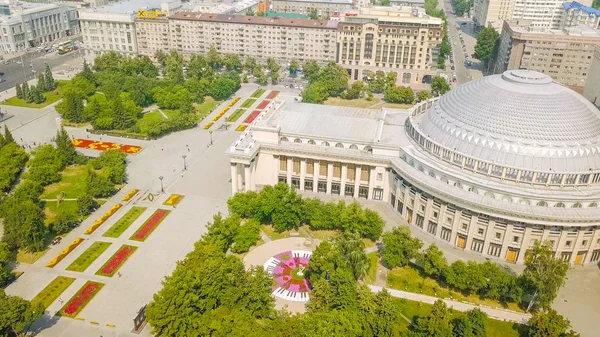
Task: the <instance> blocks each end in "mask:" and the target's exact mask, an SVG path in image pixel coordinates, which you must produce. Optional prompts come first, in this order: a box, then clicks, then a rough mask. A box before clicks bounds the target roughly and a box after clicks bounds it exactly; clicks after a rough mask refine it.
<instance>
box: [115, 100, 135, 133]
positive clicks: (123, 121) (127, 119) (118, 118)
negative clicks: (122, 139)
mask: <svg viewBox="0 0 600 337" xmlns="http://www.w3.org/2000/svg"><path fill="white" fill-rule="evenodd" d="M112 108H113V116H112V118H113V123H114V124H113V127H114V128H115V129H117V130H127V129H129V128H131V127H132V126H134V125H135V117H134V116H132V114H131V113H130V111H127V110H126V109H125V108H124V107H123V101H122V100H121V96H120V95H117V97H115V99H114V101H113V105H112Z"/></svg>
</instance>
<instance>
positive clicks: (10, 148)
mask: <svg viewBox="0 0 600 337" xmlns="http://www.w3.org/2000/svg"><path fill="white" fill-rule="evenodd" d="M0 136H1V135H0ZM0 138H3V137H0ZM26 162H27V153H26V152H25V150H23V149H22V148H21V147H19V145H17V144H15V143H9V144H6V145H4V146H2V147H1V148H0V167H1V168H2V169H0V190H1V191H2V192H4V193H8V192H9V191H10V190H11V188H12V187H13V185H14V184H15V183H16V182H17V178H18V177H19V174H20V173H21V172H22V171H23V168H24V167H25V163H26Z"/></svg>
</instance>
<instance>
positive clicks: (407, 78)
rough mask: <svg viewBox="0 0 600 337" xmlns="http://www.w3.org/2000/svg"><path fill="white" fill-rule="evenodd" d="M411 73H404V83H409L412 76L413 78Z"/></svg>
mask: <svg viewBox="0 0 600 337" xmlns="http://www.w3.org/2000/svg"><path fill="white" fill-rule="evenodd" d="M411 77H412V76H411V74H410V73H404V74H402V83H403V84H409V83H410V78H411Z"/></svg>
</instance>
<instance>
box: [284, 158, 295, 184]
mask: <svg viewBox="0 0 600 337" xmlns="http://www.w3.org/2000/svg"><path fill="white" fill-rule="evenodd" d="M293 165H294V162H293V160H292V158H291V157H287V165H286V168H287V176H286V184H288V185H290V186H292V169H293Z"/></svg>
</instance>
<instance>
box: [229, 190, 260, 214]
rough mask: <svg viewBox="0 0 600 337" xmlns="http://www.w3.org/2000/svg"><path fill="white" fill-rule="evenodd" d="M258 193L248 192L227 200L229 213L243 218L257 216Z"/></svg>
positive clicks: (237, 194)
mask: <svg viewBox="0 0 600 337" xmlns="http://www.w3.org/2000/svg"><path fill="white" fill-rule="evenodd" d="M257 200H258V193H256V192H254V191H248V192H245V193H236V194H234V195H233V196H232V197H231V198H229V200H227V206H229V211H230V212H231V213H233V214H237V215H239V216H240V217H242V218H246V219H248V218H253V217H254V216H255V214H256V208H257V206H258V205H257V204H256V203H257Z"/></svg>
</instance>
